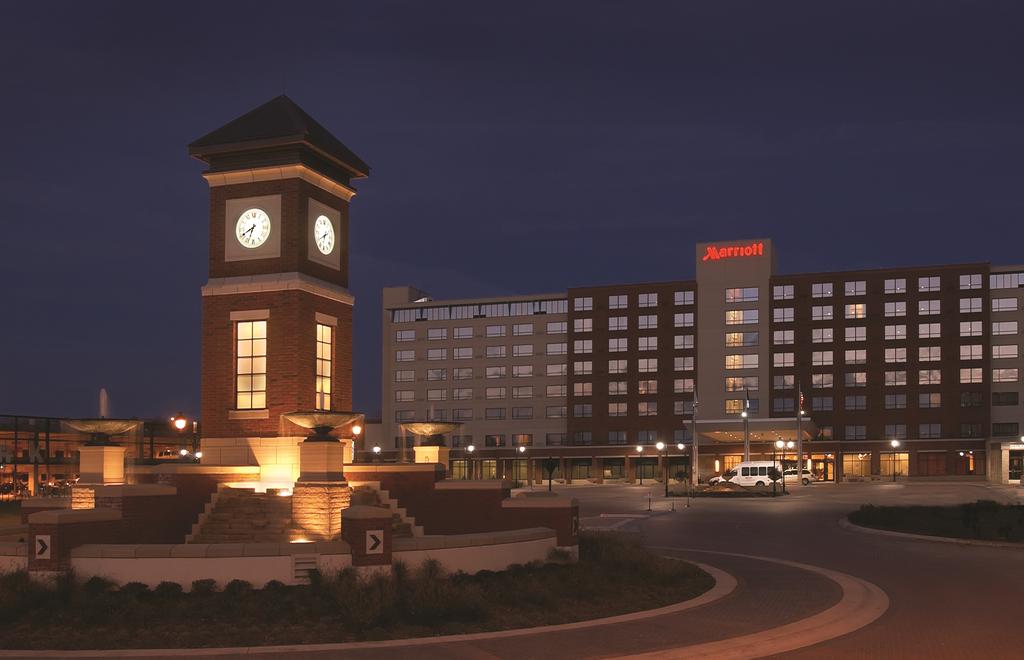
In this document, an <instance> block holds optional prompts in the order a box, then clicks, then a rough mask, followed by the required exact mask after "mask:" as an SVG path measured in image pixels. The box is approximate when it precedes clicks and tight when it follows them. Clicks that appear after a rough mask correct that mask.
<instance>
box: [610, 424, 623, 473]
mask: <svg viewBox="0 0 1024 660" xmlns="http://www.w3.org/2000/svg"><path fill="white" fill-rule="evenodd" d="M608 444H610V445H624V444H626V432H625V431H608ZM605 469H608V466H607V464H606V465H605ZM619 472H620V474H619V475H618V477H617V478H621V477H622V476H623V475H622V474H621V470H620V471H619ZM605 478H611V477H608V475H607V474H606V475H605Z"/></svg>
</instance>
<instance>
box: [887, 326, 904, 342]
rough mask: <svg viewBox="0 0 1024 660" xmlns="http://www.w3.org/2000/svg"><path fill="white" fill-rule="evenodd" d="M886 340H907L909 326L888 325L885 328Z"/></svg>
mask: <svg viewBox="0 0 1024 660" xmlns="http://www.w3.org/2000/svg"><path fill="white" fill-rule="evenodd" d="M885 338H886V340H888V341H899V340H901V339H906V338H907V326H905V325H887V326H885Z"/></svg>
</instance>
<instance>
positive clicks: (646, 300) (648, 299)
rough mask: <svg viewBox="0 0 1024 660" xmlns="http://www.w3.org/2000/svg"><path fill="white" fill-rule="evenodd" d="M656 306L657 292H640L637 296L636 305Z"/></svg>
mask: <svg viewBox="0 0 1024 660" xmlns="http://www.w3.org/2000/svg"><path fill="white" fill-rule="evenodd" d="M657 306H658V294H656V293H641V294H640V295H639V296H637V307H657Z"/></svg>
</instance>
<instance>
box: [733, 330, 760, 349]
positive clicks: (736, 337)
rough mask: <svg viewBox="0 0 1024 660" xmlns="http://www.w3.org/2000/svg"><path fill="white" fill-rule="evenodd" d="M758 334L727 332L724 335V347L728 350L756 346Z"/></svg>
mask: <svg viewBox="0 0 1024 660" xmlns="http://www.w3.org/2000/svg"><path fill="white" fill-rule="evenodd" d="M757 343H758V334H757V333H756V332H727V333H725V345H726V346H728V347H729V348H736V347H737V346H757Z"/></svg>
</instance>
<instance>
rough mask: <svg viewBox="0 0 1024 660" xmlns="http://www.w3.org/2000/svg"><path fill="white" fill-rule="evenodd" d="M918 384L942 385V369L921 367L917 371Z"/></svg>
mask: <svg viewBox="0 0 1024 660" xmlns="http://www.w3.org/2000/svg"><path fill="white" fill-rule="evenodd" d="M917 384H918V385H941V384H942V371H941V370H939V369H921V370H919V371H918V372H917Z"/></svg>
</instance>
